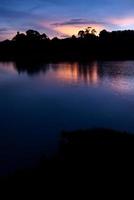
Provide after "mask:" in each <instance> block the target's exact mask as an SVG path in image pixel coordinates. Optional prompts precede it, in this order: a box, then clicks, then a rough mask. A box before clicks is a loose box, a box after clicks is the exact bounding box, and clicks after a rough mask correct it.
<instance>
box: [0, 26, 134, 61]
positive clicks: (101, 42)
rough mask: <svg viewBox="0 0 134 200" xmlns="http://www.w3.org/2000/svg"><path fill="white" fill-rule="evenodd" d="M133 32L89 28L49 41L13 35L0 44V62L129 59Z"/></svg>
mask: <svg viewBox="0 0 134 200" xmlns="http://www.w3.org/2000/svg"><path fill="white" fill-rule="evenodd" d="M133 52H134V30H124V31H112V32H108V31H107V30H102V31H101V32H100V33H99V35H97V33H96V30H95V29H92V28H91V27H88V28H86V29H85V30H80V31H79V32H78V35H77V36H75V35H73V36H72V37H68V38H64V39H59V38H57V37H54V38H52V39H50V38H49V37H48V36H47V35H46V34H45V33H43V34H40V33H39V32H38V31H35V30H28V31H26V33H20V32H17V34H16V35H15V36H14V37H13V39H12V40H5V41H2V42H0V60H16V59H19V58H26V59H28V58H32V59H33V58H35V59H38V58H39V59H42V60H52V59H56V60H81V59H89V58H92V59H133V58H134V53H133Z"/></svg>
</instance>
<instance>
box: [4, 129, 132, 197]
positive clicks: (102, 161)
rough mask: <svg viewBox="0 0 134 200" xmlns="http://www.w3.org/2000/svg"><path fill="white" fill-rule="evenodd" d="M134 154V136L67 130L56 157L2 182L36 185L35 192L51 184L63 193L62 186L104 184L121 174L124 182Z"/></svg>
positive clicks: (112, 132) (102, 130)
mask: <svg viewBox="0 0 134 200" xmlns="http://www.w3.org/2000/svg"><path fill="white" fill-rule="evenodd" d="M133 155H134V135H130V134H127V133H122V132H117V131H113V130H108V129H91V130H85V131H82V130H81V131H76V132H63V133H62V136H61V141H60V144H59V152H58V153H57V154H56V155H55V156H54V157H53V158H51V159H49V160H48V159H45V158H44V159H43V160H42V161H41V163H40V164H39V167H37V168H36V169H29V170H21V171H18V172H16V173H15V174H13V175H10V176H8V177H3V178H1V181H2V183H3V186H6V187H7V184H8V185H9V186H10V187H12V186H13V187H14V189H15V190H16V188H17V186H19V189H22V188H23V187H26V186H27V188H28V191H30V188H32V194H33V193H34V189H35V190H37V187H38V186H39V187H40V189H41V188H42V189H43V191H44V192H46V191H47V188H48V187H49V188H51V189H52V188H58V190H59V191H60V192H61V186H62V187H63V188H64V189H66V191H67V192H68V187H69V186H70V185H71V184H72V185H73V187H74V185H76V184H77V185H83V184H85V185H87V186H88V187H89V184H90V183H91V184H92V185H93V184H97V183H98V184H100V186H99V187H101V185H102V183H103V181H105V183H106V185H107V184H108V181H110V180H111V178H117V176H119V175H120V178H121V179H120V181H121V180H122V178H123V179H124V178H125V175H126V174H128V173H129V172H130V171H131V169H132V166H133ZM132 171H133V169H132ZM131 175H132V174H131ZM114 181H115V180H114ZM20 184H21V186H20ZM114 184H116V183H115V182H114ZM22 185H23V187H22ZM67 185H68V186H67ZM88 190H90V188H88Z"/></svg>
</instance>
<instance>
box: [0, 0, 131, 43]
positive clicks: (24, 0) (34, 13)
mask: <svg viewBox="0 0 134 200" xmlns="http://www.w3.org/2000/svg"><path fill="white" fill-rule="evenodd" d="M87 26H92V27H93V28H96V29H97V30H98V31H100V30H101V29H104V28H105V29H108V30H119V29H133V27H134V1H133V0H81V1H80V0H71V1H68V0H0V40H4V39H7V38H12V37H13V35H14V34H16V31H17V30H18V31H22V32H24V31H25V30H27V29H35V30H38V31H40V32H45V33H46V34H47V35H48V36H49V37H54V36H58V37H65V36H68V35H72V34H77V32H78V30H80V29H84V28H86V27H87Z"/></svg>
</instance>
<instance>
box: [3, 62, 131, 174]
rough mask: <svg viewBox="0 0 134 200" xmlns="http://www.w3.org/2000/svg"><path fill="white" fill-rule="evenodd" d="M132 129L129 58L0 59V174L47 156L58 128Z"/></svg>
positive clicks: (55, 144)
mask: <svg viewBox="0 0 134 200" xmlns="http://www.w3.org/2000/svg"><path fill="white" fill-rule="evenodd" d="M90 127H108V128H114V129H117V130H125V131H129V132H134V61H123V62H119V61H118V62H97V61H95V62H89V63H86V64H81V63H77V62H75V63H69V62H66V63H58V64H41V63H33V64H32V63H11V62H10V63H0V173H4V172H6V173H7V171H8V170H9V171H10V170H14V169H15V168H16V167H19V166H21V167H22V166H28V165H31V164H33V163H34V162H37V160H38V159H40V156H41V155H43V154H45V155H47V156H49V155H51V154H53V153H54V152H55V151H56V149H57V145H58V139H59V138H60V133H61V131H62V130H75V129H80V128H90Z"/></svg>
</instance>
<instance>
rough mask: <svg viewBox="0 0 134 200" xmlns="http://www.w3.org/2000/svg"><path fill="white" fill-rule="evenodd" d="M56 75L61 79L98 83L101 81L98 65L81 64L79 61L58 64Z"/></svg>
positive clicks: (72, 81) (73, 81)
mask: <svg viewBox="0 0 134 200" xmlns="http://www.w3.org/2000/svg"><path fill="white" fill-rule="evenodd" d="M56 77H57V78H58V79H59V80H62V81H66V82H70V83H75V82H79V81H83V82H85V83H87V84H97V83H98V81H99V75H98V65H97V63H96V62H95V63H92V64H89V65H80V64H78V63H71V64H70V63H62V64H58V65H57V69H56Z"/></svg>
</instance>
